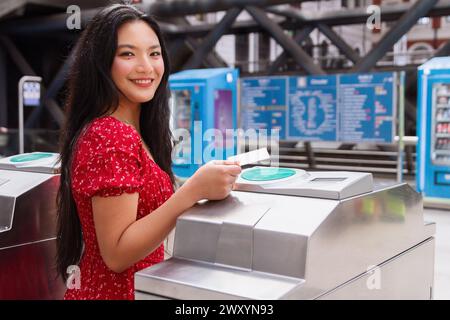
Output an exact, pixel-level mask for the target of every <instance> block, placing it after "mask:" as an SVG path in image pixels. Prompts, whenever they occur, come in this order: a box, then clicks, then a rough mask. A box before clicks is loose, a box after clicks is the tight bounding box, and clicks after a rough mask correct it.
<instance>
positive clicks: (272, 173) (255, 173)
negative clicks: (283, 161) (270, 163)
mask: <svg viewBox="0 0 450 320" xmlns="http://www.w3.org/2000/svg"><path fill="white" fill-rule="evenodd" d="M295 173H296V172H295V170H292V169H287V168H253V169H250V170H247V171H245V172H244V173H243V174H242V179H245V180H248V181H271V180H280V179H284V178H288V177H291V176H293V175H295Z"/></svg>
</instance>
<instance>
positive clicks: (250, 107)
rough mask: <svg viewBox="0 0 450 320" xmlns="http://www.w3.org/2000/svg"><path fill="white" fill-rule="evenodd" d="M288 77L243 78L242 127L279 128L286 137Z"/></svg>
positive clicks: (245, 128) (282, 137)
mask: <svg viewBox="0 0 450 320" xmlns="http://www.w3.org/2000/svg"><path fill="white" fill-rule="evenodd" d="M287 79H288V78H287V77H258V78H242V79H241V127H242V128H243V129H244V130H247V129H267V130H268V131H267V134H270V130H271V129H272V130H279V135H280V139H286V132H285V131H286V130H285V129H286V125H285V124H286V109H287V94H286V93H287Z"/></svg>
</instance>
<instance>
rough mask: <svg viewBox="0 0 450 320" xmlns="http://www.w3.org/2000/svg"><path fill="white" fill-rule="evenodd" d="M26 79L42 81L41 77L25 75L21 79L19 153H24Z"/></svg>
mask: <svg viewBox="0 0 450 320" xmlns="http://www.w3.org/2000/svg"><path fill="white" fill-rule="evenodd" d="M25 81H36V82H39V83H40V82H41V81H42V78H41V77H35V76H23V77H22V78H20V80H19V90H18V92H19V153H24V149H25V148H24V126H23V85H24V83H25Z"/></svg>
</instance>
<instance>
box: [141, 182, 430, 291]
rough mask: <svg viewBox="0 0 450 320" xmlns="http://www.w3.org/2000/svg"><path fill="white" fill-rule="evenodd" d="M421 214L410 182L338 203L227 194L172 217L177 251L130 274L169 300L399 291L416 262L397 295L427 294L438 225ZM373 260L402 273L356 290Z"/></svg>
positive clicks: (145, 286) (275, 196)
mask: <svg viewBox="0 0 450 320" xmlns="http://www.w3.org/2000/svg"><path fill="white" fill-rule="evenodd" d="M422 211H423V210H422V199H421V197H420V195H419V194H417V193H416V192H415V191H414V190H413V189H412V188H411V187H410V186H409V185H407V184H399V185H394V186H389V187H386V188H381V189H378V190H376V191H373V192H371V193H366V194H362V195H358V196H355V197H350V198H346V199H344V200H330V199H320V198H308V197H299V196H287V195H274V194H264V193H250V192H242V191H237V192H232V193H231V196H230V197H228V198H227V199H225V200H223V201H211V202H205V203H202V204H200V205H197V206H195V207H194V208H192V209H191V210H189V211H188V212H186V213H185V214H183V215H182V216H180V217H179V219H178V221H177V226H176V233H175V245H174V257H173V258H171V259H169V260H167V261H164V262H162V263H160V264H158V265H155V266H152V267H150V268H148V269H145V270H143V271H141V272H138V273H136V277H135V285H136V290H138V291H139V297H143V296H145V294H147V295H148V296H147V298H148V297H150V296H155V297H166V298H175V299H236V298H240V299H316V298H320V297H322V298H324V297H325V296H326V295H327V294H331V292H334V293H333V295H334V296H336V297H345V298H357V297H358V295H361V297H365V294H367V297H369V296H374V297H378V298H379V297H386V298H388V297H389V298H391V297H394V298H395V297H396V298H402V297H403V296H402V295H403V293H404V292H406V291H407V290H408V288H404V287H403V286H404V285H405V284H407V283H408V280H407V278H408V274H407V273H404V274H401V273H399V271H398V270H400V269H401V268H404V267H405V265H407V263H409V261H419V260H422V265H423V266H424V265H426V266H427V267H426V268H425V267H423V268H419V269H417V268H411V270H413V269H414V274H415V278H414V281H415V282H416V284H417V285H410V286H409V290H411V291H412V292H411V293H410V294H409V295H405V296H404V297H413V296H414V297H427V292H428V293H429V291H430V289H431V287H432V285H433V282H432V280H430V279H432V266H433V259H432V256H433V250H434V241H433V235H434V233H435V225H434V224H433V223H425V222H424V220H423V212H422ZM424 241H428V242H427V243H430V244H429V245H426V246H425V245H424V246H419V244H421V243H423V242H424ZM420 248H422V249H420ZM406 252H408V255H406ZM403 256H404V257H412V258H411V259H409V258H408V259H406V258H400V257H403ZM403 261H407V262H406V263H405V262H403ZM430 265H431V269H430V267H429V266H430ZM373 266H380V268H381V269H382V270H383V272H385V271H384V270H387V271H386V273H388V274H389V276H387V278H386V279H390V278H389V277H392V275H396V277H401V279H397V280H396V282H395V283H397V284H395V283H393V284H392V285H390V286H385V288H384V289H381V291H380V292H378V293H377V294H376V295H371V294H368V293H367V292H366V293H363V294H362V293H360V291H361V290H363V291H364V290H368V289H367V288H365V289H364V288H362V287H361V284H360V283H359V282H358V280H357V279H362V277H364V275H367V270H368V269H369V268H372V267H373ZM391 270H392V271H391ZM430 270H431V271H430ZM352 281H353V282H354V285H351V286H345V284H348V283H351V282H352ZM360 281H362V280H360ZM409 281H411V279H409ZM361 283H362V282H361ZM395 286H402V288H397V289H395ZM344 287H345V289H344ZM340 288H342V293H338V292H337V291H336V290H338V291H339V290H341V289H340ZM395 293H397V296H395ZM333 295H330V297H332V296H333ZM428 296H429V294H428Z"/></svg>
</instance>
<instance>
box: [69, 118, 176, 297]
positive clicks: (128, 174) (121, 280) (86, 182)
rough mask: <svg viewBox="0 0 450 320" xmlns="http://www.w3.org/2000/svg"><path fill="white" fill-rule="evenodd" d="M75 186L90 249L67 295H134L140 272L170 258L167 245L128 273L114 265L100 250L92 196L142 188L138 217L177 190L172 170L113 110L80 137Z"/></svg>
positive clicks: (86, 252) (111, 194)
mask: <svg viewBox="0 0 450 320" xmlns="http://www.w3.org/2000/svg"><path fill="white" fill-rule="evenodd" d="M71 169H72V171H71V172H72V192H73V196H74V199H75V203H76V206H77V210H78V215H79V217H80V221H81V227H82V232H83V240H84V252H83V255H82V257H81V261H80V264H79V267H80V275H81V277H80V285H81V286H80V288H79V289H68V290H67V291H66V294H65V296H64V299H129V300H133V299H134V273H135V272H137V271H139V270H141V269H143V268H146V267H149V266H151V265H153V264H155V263H158V262H161V261H163V260H164V246H163V244H161V245H160V246H159V247H158V248H157V249H156V250H155V251H153V252H152V253H151V254H149V255H148V256H147V257H145V258H144V259H143V260H141V261H139V262H137V263H136V264H134V265H133V266H131V267H130V268H128V269H127V270H125V271H124V272H122V273H116V272H114V271H112V270H110V269H109V268H108V267H107V266H106V264H105V263H104V262H103V259H102V257H101V255H100V251H99V247H98V242H97V237H96V233H95V226H94V220H93V215H92V203H91V198H92V197H93V196H101V197H109V196H118V195H121V194H122V193H124V192H126V193H135V192H139V202H138V208H137V211H138V212H137V219H140V218H142V217H144V216H146V215H147V214H150V213H151V212H152V211H153V210H155V209H156V208H158V207H159V206H161V205H162V204H163V203H164V202H165V201H166V200H167V199H168V198H169V197H170V196H171V195H172V194H173V187H172V184H171V181H170V177H169V175H168V174H167V173H166V172H164V171H163V170H162V169H161V168H159V167H158V165H157V164H156V163H155V162H153V161H152V160H151V159H150V157H149V155H148V154H147V152H146V150H145V148H144V147H143V144H142V142H141V139H140V136H139V134H138V133H137V131H136V130H135V129H134V128H133V127H131V126H130V125H127V124H125V123H123V122H121V121H119V120H117V119H115V118H113V117H111V116H105V117H101V118H98V119H95V120H94V121H92V122H91V123H90V124H89V125H88V126H87V128H86V130H85V131H84V133H82V134H81V136H80V138H79V139H78V142H77V147H76V151H75V154H74V158H73V163H72V168H71Z"/></svg>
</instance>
